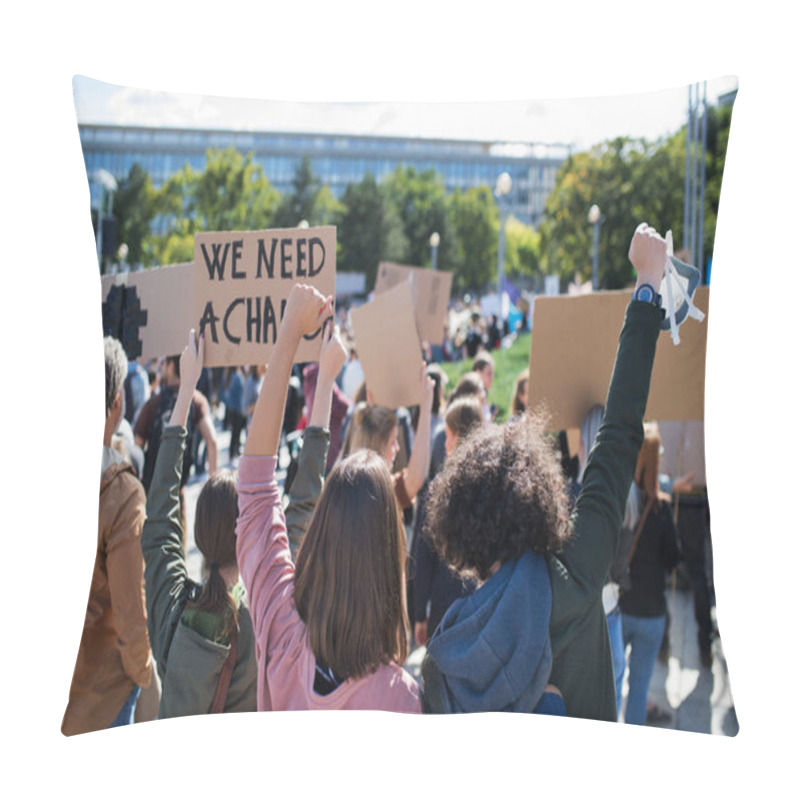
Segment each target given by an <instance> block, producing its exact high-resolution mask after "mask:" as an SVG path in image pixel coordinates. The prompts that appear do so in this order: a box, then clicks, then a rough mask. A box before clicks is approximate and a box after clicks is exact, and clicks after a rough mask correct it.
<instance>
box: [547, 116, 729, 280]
mask: <svg viewBox="0 0 800 800" xmlns="http://www.w3.org/2000/svg"><path fill="white" fill-rule="evenodd" d="M730 118H731V109H730V107H729V106H723V107H720V108H716V107H712V108H709V113H708V129H707V139H706V190H705V226H704V243H703V244H704V247H703V250H704V254H703V260H704V262H705V259H707V258H708V257H709V256H710V254H711V252H712V249H713V245H714V233H715V231H716V225H717V209H718V207H719V195H720V189H721V181H722V170H723V166H724V163H725V152H726V150H727V142H728V131H729V129H730ZM685 168H686V127H685V126H684V127H683V128H682V129H681V130H679V131H678V132H677V133H675V134H673V135H672V136H670V137H669V138H668V139H666V140H665V141H661V142H650V143H648V142H646V141H644V140H641V139H628V138H622V137H620V138H617V139H613V140H611V141H608V142H604V143H603V144H600V145H597V146H596V147H594V148H592V150H591V151H589V152H586V153H578V154H575V155H573V156H571V157H570V158H568V159H567V161H566V162H565V163H564V165H563V166H562V168H561V170H560V171H559V173H558V176H557V178H556V186H555V188H554V190H553V191H552V192H551V194H550V196H549V197H548V199H547V204H546V207H545V220H544V222H543V223H542V225H541V227H540V231H539V232H540V234H541V241H540V246H539V256H540V259H541V265H542V267H543V268H544V270H545V271H546V272H548V273H550V274H556V275H558V276H559V277H560V278H561V283H562V287H563V286H564V285H565V284H566V283H568V282H569V281H570V280H572V279H574V278H575V277H576V276H579V277H580V278H581V279H582V280H584V281H589V280H591V260H592V226H591V224H590V223H589V221H588V219H587V215H588V212H589V209H590V208H591V206H592V205H593V204H595V203H596V204H597V205H598V206H599V207H600V210H601V213H602V215H603V217H604V219H603V223H602V225H601V227H600V240H599V247H598V253H599V265H598V272H599V283H600V287H601V288H604V289H620V288H623V287H625V286H627V285H629V284H630V283H631V281H632V280H633V278H634V275H633V269H632V267H631V266H630V263H629V262H628V258H627V255H628V247H629V245H630V239H631V236H632V234H633V231H634V229H635V227H636V225H637V224H638V223H639V222H641V221H647V222H649V223H650V224H651V225H653V226H655V227H656V228H657V229H658V230H659V231H661V232H662V233H665V232H666V231H667V230H670V229H671V230H672V235H673V240H674V242H675V248H676V250H677V249H680V247H681V246H682V242H683V207H684V183H685ZM698 170H699V167H698ZM697 266H701V265H697Z"/></svg>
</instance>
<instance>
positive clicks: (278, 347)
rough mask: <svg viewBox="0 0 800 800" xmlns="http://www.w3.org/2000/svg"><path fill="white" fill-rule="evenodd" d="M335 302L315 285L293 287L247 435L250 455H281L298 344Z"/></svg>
mask: <svg viewBox="0 0 800 800" xmlns="http://www.w3.org/2000/svg"><path fill="white" fill-rule="evenodd" d="M332 302H333V300H332V298H330V297H329V298H327V299H325V298H324V297H323V296H322V295H321V294H320V293H319V292H318V291H317V290H316V289H314V288H313V287H312V286H306V285H305V284H299V283H297V284H295V285H294V286H293V287H292V291H291V292H290V294H289V299H288V301H287V303H286V311H285V312H284V316H283V320H282V321H281V324H280V327H279V328H278V338H277V340H276V342H275V347H274V349H273V351H272V357H271V358H270V360H269V367H268V368H267V375H266V378H265V379H264V385H263V386H262V387H261V392H260V393H259V395H258V400H257V401H256V407H255V411H254V412H253V421H252V423H251V426H250V431H249V432H248V434H247V441H246V443H245V446H244V454H245V455H246V456H274V455H277V453H278V445H279V444H280V438H281V427H282V426H283V414H284V410H285V407H286V392H287V390H288V388H289V377H290V376H291V372H292V364H293V363H294V355H295V353H296V352H297V346H298V345H299V344H300V340H301V339H302V337H303V336H305V335H307V334H311V333H314V331H316V330H317V329H318V328H319V326H320V325H321V324H322V322H323V321H324V319H325V317H326V316H327V313H329V312H330V308H331V303H332Z"/></svg>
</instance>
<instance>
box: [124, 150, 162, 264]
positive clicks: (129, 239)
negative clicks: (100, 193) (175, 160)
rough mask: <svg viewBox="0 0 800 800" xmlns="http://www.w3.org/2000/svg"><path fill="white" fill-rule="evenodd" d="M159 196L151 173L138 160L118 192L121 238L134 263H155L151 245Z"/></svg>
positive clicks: (130, 260) (130, 261)
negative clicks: (150, 248)
mask: <svg viewBox="0 0 800 800" xmlns="http://www.w3.org/2000/svg"><path fill="white" fill-rule="evenodd" d="M155 200H156V190H155V189H154V187H153V182H152V181H151V180H150V175H149V174H148V173H147V172H145V170H144V169H143V168H142V167H141V165H139V164H138V163H137V164H134V165H133V166H132V167H131V169H130V172H129V173H128V177H127V178H125V179H124V180H122V181H120V184H119V187H118V188H117V191H116V193H115V194H114V217H116V220H117V240H118V241H119V242H120V244H123V243H124V244H126V245H127V246H128V257H127V260H128V262H129V263H131V264H145V265H147V266H149V264H150V263H151V260H152V255H151V253H150V252H149V249H148V246H147V245H148V240H149V237H150V223H151V222H152V221H153V218H154V217H155V215H156V202H155Z"/></svg>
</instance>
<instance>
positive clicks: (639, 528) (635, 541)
mask: <svg viewBox="0 0 800 800" xmlns="http://www.w3.org/2000/svg"><path fill="white" fill-rule="evenodd" d="M652 507H653V498H652V497H650V498H649V499H648V500H647V505H646V506H645V507H644V512H643V513H642V516H641V518H640V519H639V525H638V526H637V528H636V533H635V535H634V537H633V543H632V544H631V552H630V554H629V555H628V566H630V564H631V561H632V560H633V554H634V553H635V552H636V545H637V544H638V543H639V537H640V536H641V534H642V528H644V523H645V520H646V519H647V515H648V514H649V513H650V509H652Z"/></svg>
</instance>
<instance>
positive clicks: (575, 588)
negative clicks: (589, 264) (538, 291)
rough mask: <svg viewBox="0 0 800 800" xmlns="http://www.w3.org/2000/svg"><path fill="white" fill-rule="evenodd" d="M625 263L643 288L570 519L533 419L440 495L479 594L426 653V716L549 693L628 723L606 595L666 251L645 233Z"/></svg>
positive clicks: (457, 459)
mask: <svg viewBox="0 0 800 800" xmlns="http://www.w3.org/2000/svg"><path fill="white" fill-rule="evenodd" d="M628 256H629V258H630V260H631V263H632V264H633V266H634V268H635V270H636V272H637V276H638V278H637V284H636V289H635V291H634V295H633V299H632V301H631V302H630V304H629V306H628V309H627V312H626V315H625V322H624V326H623V328H622V333H621V334H620V339H619V347H618V350H617V357H616V363H615V366H614V371H613V375H612V378H611V384H610V387H609V391H608V398H607V401H606V404H605V408H606V413H605V417H604V420H603V424H602V426H601V428H600V430H599V432H598V434H597V439H596V443H595V447H594V448H593V450H592V452H591V454H590V456H589V460H588V464H587V467H586V471H585V474H584V479H583V485H582V489H581V493H580V495H579V496H578V499H577V502H576V506H575V511H574V513H573V515H572V517H571V518H569V517H568V512H567V507H568V506H567V495H566V491H565V485H564V478H563V474H562V471H561V469H560V464H559V460H558V456H557V454H556V453H555V451H554V450H553V448H552V447H551V446H549V445H548V444H547V439H546V438H545V436H544V432H543V425H542V424H541V422H540V421H537V420H536V419H535V418H533V417H532V416H529V415H526V416H524V417H521V418H516V419H512V420H511V421H510V422H508V423H507V424H506V425H504V426H486V427H485V428H483V429H481V430H479V431H475V432H474V433H473V434H472V435H470V437H469V439H468V440H467V441H465V442H464V443H463V444H462V445H461V446H459V447H458V448H457V449H456V450H455V452H454V453H453V454H452V456H451V457H450V458H448V459H447V461H446V463H445V467H444V469H443V471H442V473H441V474H440V475H439V477H438V478H437V479H436V481H435V482H434V483H433V485H432V487H431V494H430V499H429V505H428V509H427V512H428V514H427V530H428V532H429V534H430V535H431V536H432V537H433V541H434V544H435V546H436V547H437V549H438V550H439V552H440V553H441V554H442V556H443V557H444V558H445V560H446V561H447V562H448V563H449V564H450V565H451V566H452V567H453V568H455V569H457V570H458V571H459V572H461V573H464V574H473V575H475V576H476V577H477V578H478V580H479V581H481V582H482V585H481V586H480V587H479V588H478V590H477V591H476V592H475V593H474V594H473V595H471V596H470V597H467V598H463V599H461V600H457V601H456V602H455V603H453V605H451V606H450V608H449V609H448V611H447V613H446V614H445V616H444V618H443V619H442V621H441V623H440V625H439V627H438V628H437V630H436V631H435V633H434V634H433V636H432V637H431V639H430V641H429V643H428V649H427V653H426V656H425V660H424V661H423V665H422V676H423V710H424V711H426V712H429V713H447V712H471V711H519V712H532V711H533V710H534V709H535V708H536V706H537V704H538V703H539V701H540V700H541V698H542V696H543V694H544V693H545V689H546V688H547V686H548V684H551V685H554V686H555V687H557V689H558V690H559V691H560V693H561V695H562V697H563V700H564V703H565V705H566V711H567V714H568V716H572V717H582V718H586V719H598V720H608V721H615V720H616V718H617V705H616V697H615V690H614V674H613V668H612V661H611V650H610V647H609V641H608V628H607V625H606V617H605V613H604V611H603V604H602V599H601V596H602V589H603V585H604V583H605V582H606V577H607V575H608V571H609V567H610V566H611V562H612V559H613V557H614V552H615V549H616V544H617V539H618V537H619V533H620V529H621V527H622V518H623V512H624V509H625V503H626V499H627V496H628V490H629V487H630V484H631V479H632V477H633V473H634V468H635V466H636V462H637V458H638V455H639V449H640V447H641V444H642V437H643V428H642V419H643V415H644V411H645V407H646V405H647V395H648V392H649V387H650V376H651V372H652V366H653V359H654V357H655V349H656V341H657V338H658V333H659V326H660V323H661V320H662V318H663V311H662V310H661V308H660V302H659V298H658V295H657V294H656V290H657V288H658V286H659V284H660V283H661V279H662V276H663V273H664V267H665V263H666V257H667V256H666V242H665V240H664V239H663V238H662V237H661V236H660V235H659V234H658V233H657V231H656V230H655V229H653V228H651V227H649V226H648V225H647V224H646V223H642V224H641V225H639V226H638V227H637V229H636V232H635V233H634V236H633V239H632V241H631V246H630V249H629V253H628Z"/></svg>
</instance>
